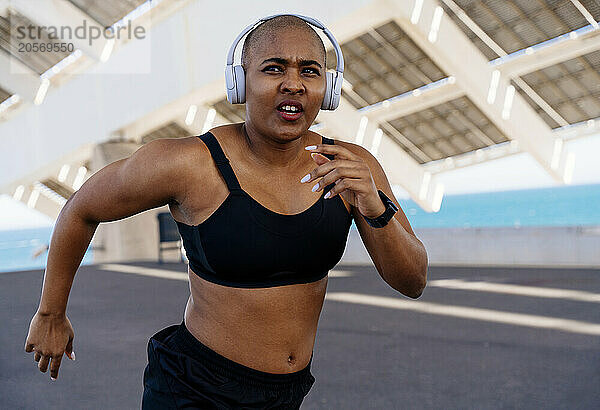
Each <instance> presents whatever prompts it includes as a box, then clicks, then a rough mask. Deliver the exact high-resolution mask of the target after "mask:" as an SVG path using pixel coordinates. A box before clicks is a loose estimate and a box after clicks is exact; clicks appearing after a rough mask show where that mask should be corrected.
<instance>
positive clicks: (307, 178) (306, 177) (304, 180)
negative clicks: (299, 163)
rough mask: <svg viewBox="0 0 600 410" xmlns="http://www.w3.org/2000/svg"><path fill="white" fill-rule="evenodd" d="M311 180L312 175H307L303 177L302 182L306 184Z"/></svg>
mask: <svg viewBox="0 0 600 410" xmlns="http://www.w3.org/2000/svg"><path fill="white" fill-rule="evenodd" d="M309 179H310V174H306V175H304V176H303V177H302V179H301V180H300V182H306V181H308V180H309Z"/></svg>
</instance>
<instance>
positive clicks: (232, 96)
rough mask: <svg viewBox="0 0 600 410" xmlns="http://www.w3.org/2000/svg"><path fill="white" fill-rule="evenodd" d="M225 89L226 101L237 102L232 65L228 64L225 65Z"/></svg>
mask: <svg viewBox="0 0 600 410" xmlns="http://www.w3.org/2000/svg"><path fill="white" fill-rule="evenodd" d="M225 91H227V101H229V102H230V103H231V104H237V91H236V90H235V79H234V76H233V67H232V66H230V65H227V66H225Z"/></svg>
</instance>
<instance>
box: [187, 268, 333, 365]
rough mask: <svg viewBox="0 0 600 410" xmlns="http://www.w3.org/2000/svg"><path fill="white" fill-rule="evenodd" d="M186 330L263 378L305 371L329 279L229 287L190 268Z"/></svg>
mask: <svg viewBox="0 0 600 410" xmlns="http://www.w3.org/2000/svg"><path fill="white" fill-rule="evenodd" d="M188 274H189V278H190V292H191V294H190V297H189V299H188V303H187V306H186V309H185V325H186V327H187V328H188V330H189V331H190V333H191V334H192V335H194V337H196V339H198V340H199V341H200V342H201V343H203V344H204V345H205V346H207V347H209V348H210V349H212V350H213V351H215V352H217V353H218V354H220V355H221V356H224V357H226V358H228V359H230V360H232V361H234V362H236V363H239V364H242V365H244V366H247V367H250V368H252V369H255V370H260V371H263V372H267V373H292V372H297V371H299V370H302V369H304V368H305V367H306V366H307V365H308V362H309V361H310V357H311V354H312V351H313V346H314V343H315V336H316V333H317V325H318V321H319V316H320V314H321V309H322V307H323V300H324V298H325V291H326V288H327V277H324V278H323V279H321V280H318V281H316V282H311V283H306V284H295V285H286V286H276V287H270V288H233V287H228V286H222V285H219V284H215V283H212V282H209V281H207V280H205V279H203V278H201V277H199V276H198V275H196V274H195V273H194V272H193V271H192V270H191V269H190V268H188Z"/></svg>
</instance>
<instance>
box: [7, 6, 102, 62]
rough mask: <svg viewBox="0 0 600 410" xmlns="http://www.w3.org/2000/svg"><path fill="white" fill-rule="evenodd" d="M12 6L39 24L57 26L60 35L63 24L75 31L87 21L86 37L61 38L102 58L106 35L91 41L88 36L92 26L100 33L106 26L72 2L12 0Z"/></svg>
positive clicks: (90, 54)
mask: <svg viewBox="0 0 600 410" xmlns="http://www.w3.org/2000/svg"><path fill="white" fill-rule="evenodd" d="M11 6H12V7H13V8H14V9H15V10H17V11H19V12H20V13H21V14H23V15H25V16H26V17H27V18H29V19H30V20H31V21H33V22H34V23H36V24H37V25H39V26H46V27H56V29H57V30H56V34H57V36H59V37H60V36H61V29H60V28H61V26H64V27H69V28H71V30H72V31H74V30H75V28H76V27H80V26H82V25H83V24H84V21H85V25H86V32H85V37H86V38H76V37H75V35H74V34H73V36H72V37H70V38H69V37H66V38H61V39H62V40H63V41H64V42H67V43H73V45H74V46H75V48H79V49H81V51H83V52H84V53H85V54H87V55H89V56H90V57H92V58H94V59H95V60H99V59H100V56H101V55H102V51H103V49H104V47H105V46H106V42H107V39H106V38H105V37H104V36H100V38H97V39H94V40H93V41H90V39H89V38H87V37H88V34H89V31H90V29H91V28H92V27H93V29H94V30H96V31H97V32H98V33H102V32H103V31H104V27H102V26H101V25H100V24H98V22H96V21H95V20H94V19H92V18H91V17H90V16H89V15H87V14H85V13H83V12H82V11H81V10H80V9H78V8H77V7H75V6H74V5H73V4H72V3H70V2H68V1H64V0H44V1H31V0H16V1H12V2H11ZM98 30H99V31H98ZM80 31H82V30H80ZM67 33H68V32H67V31H66V30H65V32H64V34H65V36H67ZM96 35H97V34H96Z"/></svg>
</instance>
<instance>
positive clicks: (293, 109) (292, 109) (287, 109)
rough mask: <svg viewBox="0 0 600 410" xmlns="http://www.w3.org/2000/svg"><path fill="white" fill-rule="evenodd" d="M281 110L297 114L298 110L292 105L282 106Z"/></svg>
mask: <svg viewBox="0 0 600 410" xmlns="http://www.w3.org/2000/svg"><path fill="white" fill-rule="evenodd" d="M281 109H282V110H284V111H291V112H299V111H300V109H299V108H298V107H296V106H294V105H284V106H283V107H281Z"/></svg>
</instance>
